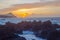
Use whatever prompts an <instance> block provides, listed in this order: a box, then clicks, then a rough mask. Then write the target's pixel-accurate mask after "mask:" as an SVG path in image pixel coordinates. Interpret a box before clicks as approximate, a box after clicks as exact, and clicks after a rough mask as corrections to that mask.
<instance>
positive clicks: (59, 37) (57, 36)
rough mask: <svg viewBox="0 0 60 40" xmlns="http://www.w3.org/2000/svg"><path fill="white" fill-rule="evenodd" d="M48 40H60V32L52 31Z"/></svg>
mask: <svg viewBox="0 0 60 40" xmlns="http://www.w3.org/2000/svg"><path fill="white" fill-rule="evenodd" d="M47 40H60V31H56V30H55V31H52V32H50V33H49V35H48V37H47Z"/></svg>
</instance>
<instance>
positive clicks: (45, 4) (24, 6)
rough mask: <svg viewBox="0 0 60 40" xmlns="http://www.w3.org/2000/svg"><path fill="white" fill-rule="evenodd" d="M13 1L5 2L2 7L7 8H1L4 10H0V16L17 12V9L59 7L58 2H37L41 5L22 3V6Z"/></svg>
mask: <svg viewBox="0 0 60 40" xmlns="http://www.w3.org/2000/svg"><path fill="white" fill-rule="evenodd" d="M15 1H16V0H15ZM15 1H14V0H8V1H7V0H6V1H5V2H4V4H3V5H2V6H4V7H7V8H4V7H3V8H4V9H0V14H6V13H9V12H12V11H15V10H18V9H31V8H41V7H42V8H44V7H45V8H46V7H47V8H48V7H60V0H43V2H42V0H38V1H41V2H42V3H41V2H38V1H37V2H38V3H25V4H24V3H23V2H22V3H23V4H21V3H20V2H18V1H16V2H15ZM20 1H21V0H20ZM26 1H27V0H26ZM31 1H32V0H31ZM31 1H28V2H31ZM13 2H14V3H13ZM17 2H18V3H17ZM32 2H35V1H34V0H33V1H32ZM2 3H3V1H2ZM7 3H8V4H7ZM6 5H7V6H6ZM0 8H1V7H0ZM41 10H42V9H41ZM49 10H50V9H49ZM51 10H52V9H51ZM37 11H38V10H37ZM52 11H53V10H52ZM56 12H57V11H56Z"/></svg>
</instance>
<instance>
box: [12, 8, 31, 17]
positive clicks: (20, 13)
mask: <svg viewBox="0 0 60 40" xmlns="http://www.w3.org/2000/svg"><path fill="white" fill-rule="evenodd" d="M28 11H29V9H19V10H16V11H13V14H14V15H15V16H16V17H20V18H26V17H28V16H29V15H31V13H30V12H28Z"/></svg>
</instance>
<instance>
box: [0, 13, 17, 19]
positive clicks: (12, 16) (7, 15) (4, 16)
mask: <svg viewBox="0 0 60 40" xmlns="http://www.w3.org/2000/svg"><path fill="white" fill-rule="evenodd" d="M0 18H16V16H15V15H13V14H12V13H8V14H5V15H0Z"/></svg>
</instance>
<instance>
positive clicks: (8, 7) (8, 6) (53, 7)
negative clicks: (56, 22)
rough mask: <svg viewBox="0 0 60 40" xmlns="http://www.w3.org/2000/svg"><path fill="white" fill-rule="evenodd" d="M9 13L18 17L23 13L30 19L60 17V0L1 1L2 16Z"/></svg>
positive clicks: (0, 13) (0, 10)
mask: <svg viewBox="0 0 60 40" xmlns="http://www.w3.org/2000/svg"><path fill="white" fill-rule="evenodd" d="M17 10H20V11H17ZM9 12H11V13H13V14H14V15H16V14H19V15H16V16H21V14H22V12H23V13H24V14H25V13H28V14H29V15H30V16H28V17H60V0H0V15H4V14H7V13H9ZM18 12H20V13H18ZM24 14H23V16H24Z"/></svg>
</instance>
